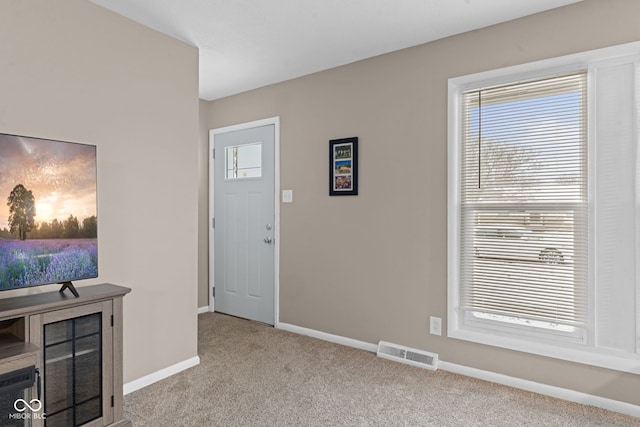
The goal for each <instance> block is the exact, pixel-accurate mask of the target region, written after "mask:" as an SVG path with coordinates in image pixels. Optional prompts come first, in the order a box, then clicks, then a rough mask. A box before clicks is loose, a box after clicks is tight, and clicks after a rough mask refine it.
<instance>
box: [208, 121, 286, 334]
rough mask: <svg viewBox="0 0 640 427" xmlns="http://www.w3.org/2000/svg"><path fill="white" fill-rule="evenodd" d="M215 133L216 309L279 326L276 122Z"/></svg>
mask: <svg viewBox="0 0 640 427" xmlns="http://www.w3.org/2000/svg"><path fill="white" fill-rule="evenodd" d="M212 135H213V147H214V150H215V151H214V153H215V158H214V173H213V181H214V186H213V201H214V208H213V216H214V219H213V221H212V223H213V226H214V230H213V236H214V238H213V239H214V245H213V259H214V261H213V264H214V265H213V278H214V282H213V285H214V288H215V306H214V310H215V311H218V312H222V313H227V314H231V315H233V316H238V317H243V318H246V319H251V320H257V321H259V322H263V323H267V324H270V325H273V324H274V293H275V292H274V287H275V275H274V264H275V263H274V256H275V250H274V248H275V244H274V243H275V235H276V233H275V226H276V224H275V208H274V204H275V203H274V198H275V197H274V192H275V185H274V183H275V179H274V177H275V171H274V169H275V154H274V153H275V147H274V146H275V125H274V124H267V125H262V126H257V127H250V128H246V129H240V130H231V131H228V132H224V131H223V132H216V131H213V132H212Z"/></svg>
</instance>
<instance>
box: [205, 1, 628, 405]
mask: <svg viewBox="0 0 640 427" xmlns="http://www.w3.org/2000/svg"><path fill="white" fill-rule="evenodd" d="M638 16H640V2H637V1H636V0H611V1H610V0H585V1H584V2H581V3H577V4H574V5H571V6H567V7H564V8H561V9H556V10H553V11H549V12H546V13H541V14H538V15H534V16H530V17H527V18H524V19H520V20H516V21H512V22H508V23H505V24H501V25H496V26H493V27H489V28H486V29H482V30H478V31H473V32H470V33H466V34H462V35H459V36H455V37H450V38H447V39H444V40H440V41H436V42H433V43H429V44H425V45H422V46H418V47H415V48H410V49H405V50H402V51H398V52H394V53H391V54H387V55H383V56H379V57H376V58H373V59H369V60H365V61H361V62H357V63H354V64H351V65H347V66H343V67H339V68H335V69H332V70H328V71H325V72H321V73H317V74H313V75H310V76H306V77H302V78H299V79H295V80H290V81H287V82H284V83H281V84H276V85H272V86H268V87H265V88H261V89H257V90H254V91H250V92H247V93H244V94H240V95H236V96H232V97H228V98H225V99H221V100H217V101H213V102H211V103H208V108H209V115H208V120H207V123H206V126H208V127H210V128H216V127H222V126H227V125H232V124H237V123H242V122H248V121H251V120H256V119H261V118H266V117H272V116H280V118H281V186H282V189H293V191H294V203H293V204H283V205H281V254H280V321H281V322H286V323H290V324H293V325H298V326H302V327H306V328H311V329H315V330H319V331H323V332H327V333H330V334H336V335H341V336H345V337H349V338H353V339H357V340H361V341H365V342H370V343H377V342H378V341H379V340H386V341H391V342H396V343H399V344H403V345H407V346H410V347H415V348H420V349H424V350H428V351H433V352H436V353H439V355H440V358H441V359H442V360H445V361H447V362H452V363H457V364H461V365H465V366H470V367H474V368H479V369H483V370H488V371H493V372H497V373H501V374H506V375H510V376H514V377H519V378H523V379H527V380H532V381H536V382H540V383H544V384H549V385H553V386H558V387H563V388H569V389H574V390H577V391H581V392H584V393H588V394H593V395H597V396H603V397H606V398H610V399H615V400H619V401H624V402H629V403H632V404H636V405H640V394H639V393H637V390H638V389H640V377H639V376H637V375H630V374H625V373H621V372H617V371H609V370H606V369H600V368H593V367H589V366H585V365H579V364H574V363H570V362H565V361H559V360H554V359H549V358H544V357H538V356H532V355H528V354H523V353H518V352H514V351H509V350H504V349H499V348H493V347H489V346H483V345H476V344H473V343H468V342H464V341H460V340H453V339H449V338H446V337H445V336H442V337H436V336H433V335H429V334H428V333H427V331H428V326H427V322H428V318H429V316H439V317H441V318H442V319H443V322H445V321H446V315H447V298H446V294H447V257H446V244H447V234H446V230H447V168H446V164H447V79H448V78H450V77H455V76H460V75H466V74H471V73H475V72H479V71H483V70H491V69H496V68H500V67H505V66H509V65H516V64H521V63H526V62H531V61H535V60H539V59H545V58H552V57H555V56H560V55H565V54H570V53H576V52H581V51H585V50H590V49H595V48H600V47H605V46H610V45H615V44H620V43H625V42H631V41H637V40H640V25H638ZM201 126H203V124H202V123H201ZM349 136H358V137H359V138H360V195H358V196H357V197H329V196H328V188H327V186H328V184H327V181H328V178H327V170H328V163H327V162H328V160H327V157H328V155H327V151H328V140H330V139H334V138H341V137H349ZM205 180H206V176H205V175H204V174H201V175H200V181H201V183H202V182H204V181H205ZM201 203H202V199H201ZM206 226H207V224H206V222H205V223H204V224H203V223H202V222H201V223H200V233H201V234H202V233H206V230H207V228H206ZM200 287H201V288H202V287H206V283H205V281H201V282H200ZM200 295H203V293H202V291H201V292H200ZM206 304H207V302H206V300H202V299H201V300H200V301H199V305H200V306H203V305H206ZM443 326H444V327H445V328H446V322H445V324H444V325H443ZM445 335H446V334H445Z"/></svg>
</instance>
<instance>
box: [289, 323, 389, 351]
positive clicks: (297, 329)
mask: <svg viewBox="0 0 640 427" xmlns="http://www.w3.org/2000/svg"><path fill="white" fill-rule="evenodd" d="M277 327H278V328H279V329H283V330H285V331H289V332H293V333H296V334H300V335H306V336H308V337H312V338H318V339H321V340H323V341H329V342H332V343H336V344H342V345H346V346H348V347H354V348H359V349H360V350H365V351H372V352H374V353H376V352H377V351H378V345H377V344H370V343H368V342H364V341H358V340H354V339H351V338H345V337H342V336H340V335H333V334H328V333H326V332H320V331H316V330H315V329H307V328H303V327H301V326H296V325H291V324H289V323H278V325H277Z"/></svg>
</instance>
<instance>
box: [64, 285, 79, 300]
mask: <svg viewBox="0 0 640 427" xmlns="http://www.w3.org/2000/svg"><path fill="white" fill-rule="evenodd" d="M59 285H62V287H61V288H60V293H64V290H65V289H69V290H70V291H71V293H72V294H73V296H74V297H76V298H80V294H79V293H78V290H77V289H76V287H75V286H73V283H71V282H62V283H59Z"/></svg>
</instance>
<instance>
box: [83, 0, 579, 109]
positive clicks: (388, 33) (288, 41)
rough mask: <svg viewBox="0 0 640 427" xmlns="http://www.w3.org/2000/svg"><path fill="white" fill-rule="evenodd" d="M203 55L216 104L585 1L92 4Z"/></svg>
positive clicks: (145, 0) (203, 72) (205, 88)
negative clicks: (196, 50)
mask: <svg viewBox="0 0 640 427" xmlns="http://www.w3.org/2000/svg"><path fill="white" fill-rule="evenodd" d="M91 1H92V2H93V3H96V4H99V5H101V6H103V7H105V8H107V9H110V10H112V11H114V12H117V13H119V14H121V15H124V16H126V17H128V18H130V19H133V20H134V21H137V22H139V23H141V24H144V25H146V26H148V27H151V28H153V29H156V30H158V31H160V32H163V33H165V34H168V35H170V36H172V37H175V38H177V39H179V40H182V41H185V42H187V43H189V44H191V45H193V46H196V47H198V48H199V50H200V98H202V99H206V100H213V99H218V98H222V97H225V96H229V95H233V94H236V93H240V92H244V91H247V90H250V89H255V88H257V87H261V86H266V85H268V84H272V83H277V82H281V81H284V80H288V79H292V78H295V77H300V76H303V75H306V74H310V73H314V72H317V71H321V70H326V69H329V68H333V67H337V66H340V65H344V64H349V63H351V62H355V61H358V60H361V59H365V58H370V57H373V56H377V55H381V54H383V53H387V52H392V51H394V50H398V49H403V48H406V47H410V46H416V45H419V44H422V43H426V42H429V41H432V40H437V39H440V38H444V37H447V36H450V35H453V34H459V33H463V32H466V31H470V30H474V29H478V28H483V27H487V26H489V25H494V24H497V23H500V22H505V21H509V20H512V19H516V18H519V17H522V16H526V15H531V14H534V13H538V12H542V11H545V10H549V9H553V8H556V7H561V6H564V5H567V4H571V3H576V2H578V1H581V0H91Z"/></svg>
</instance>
